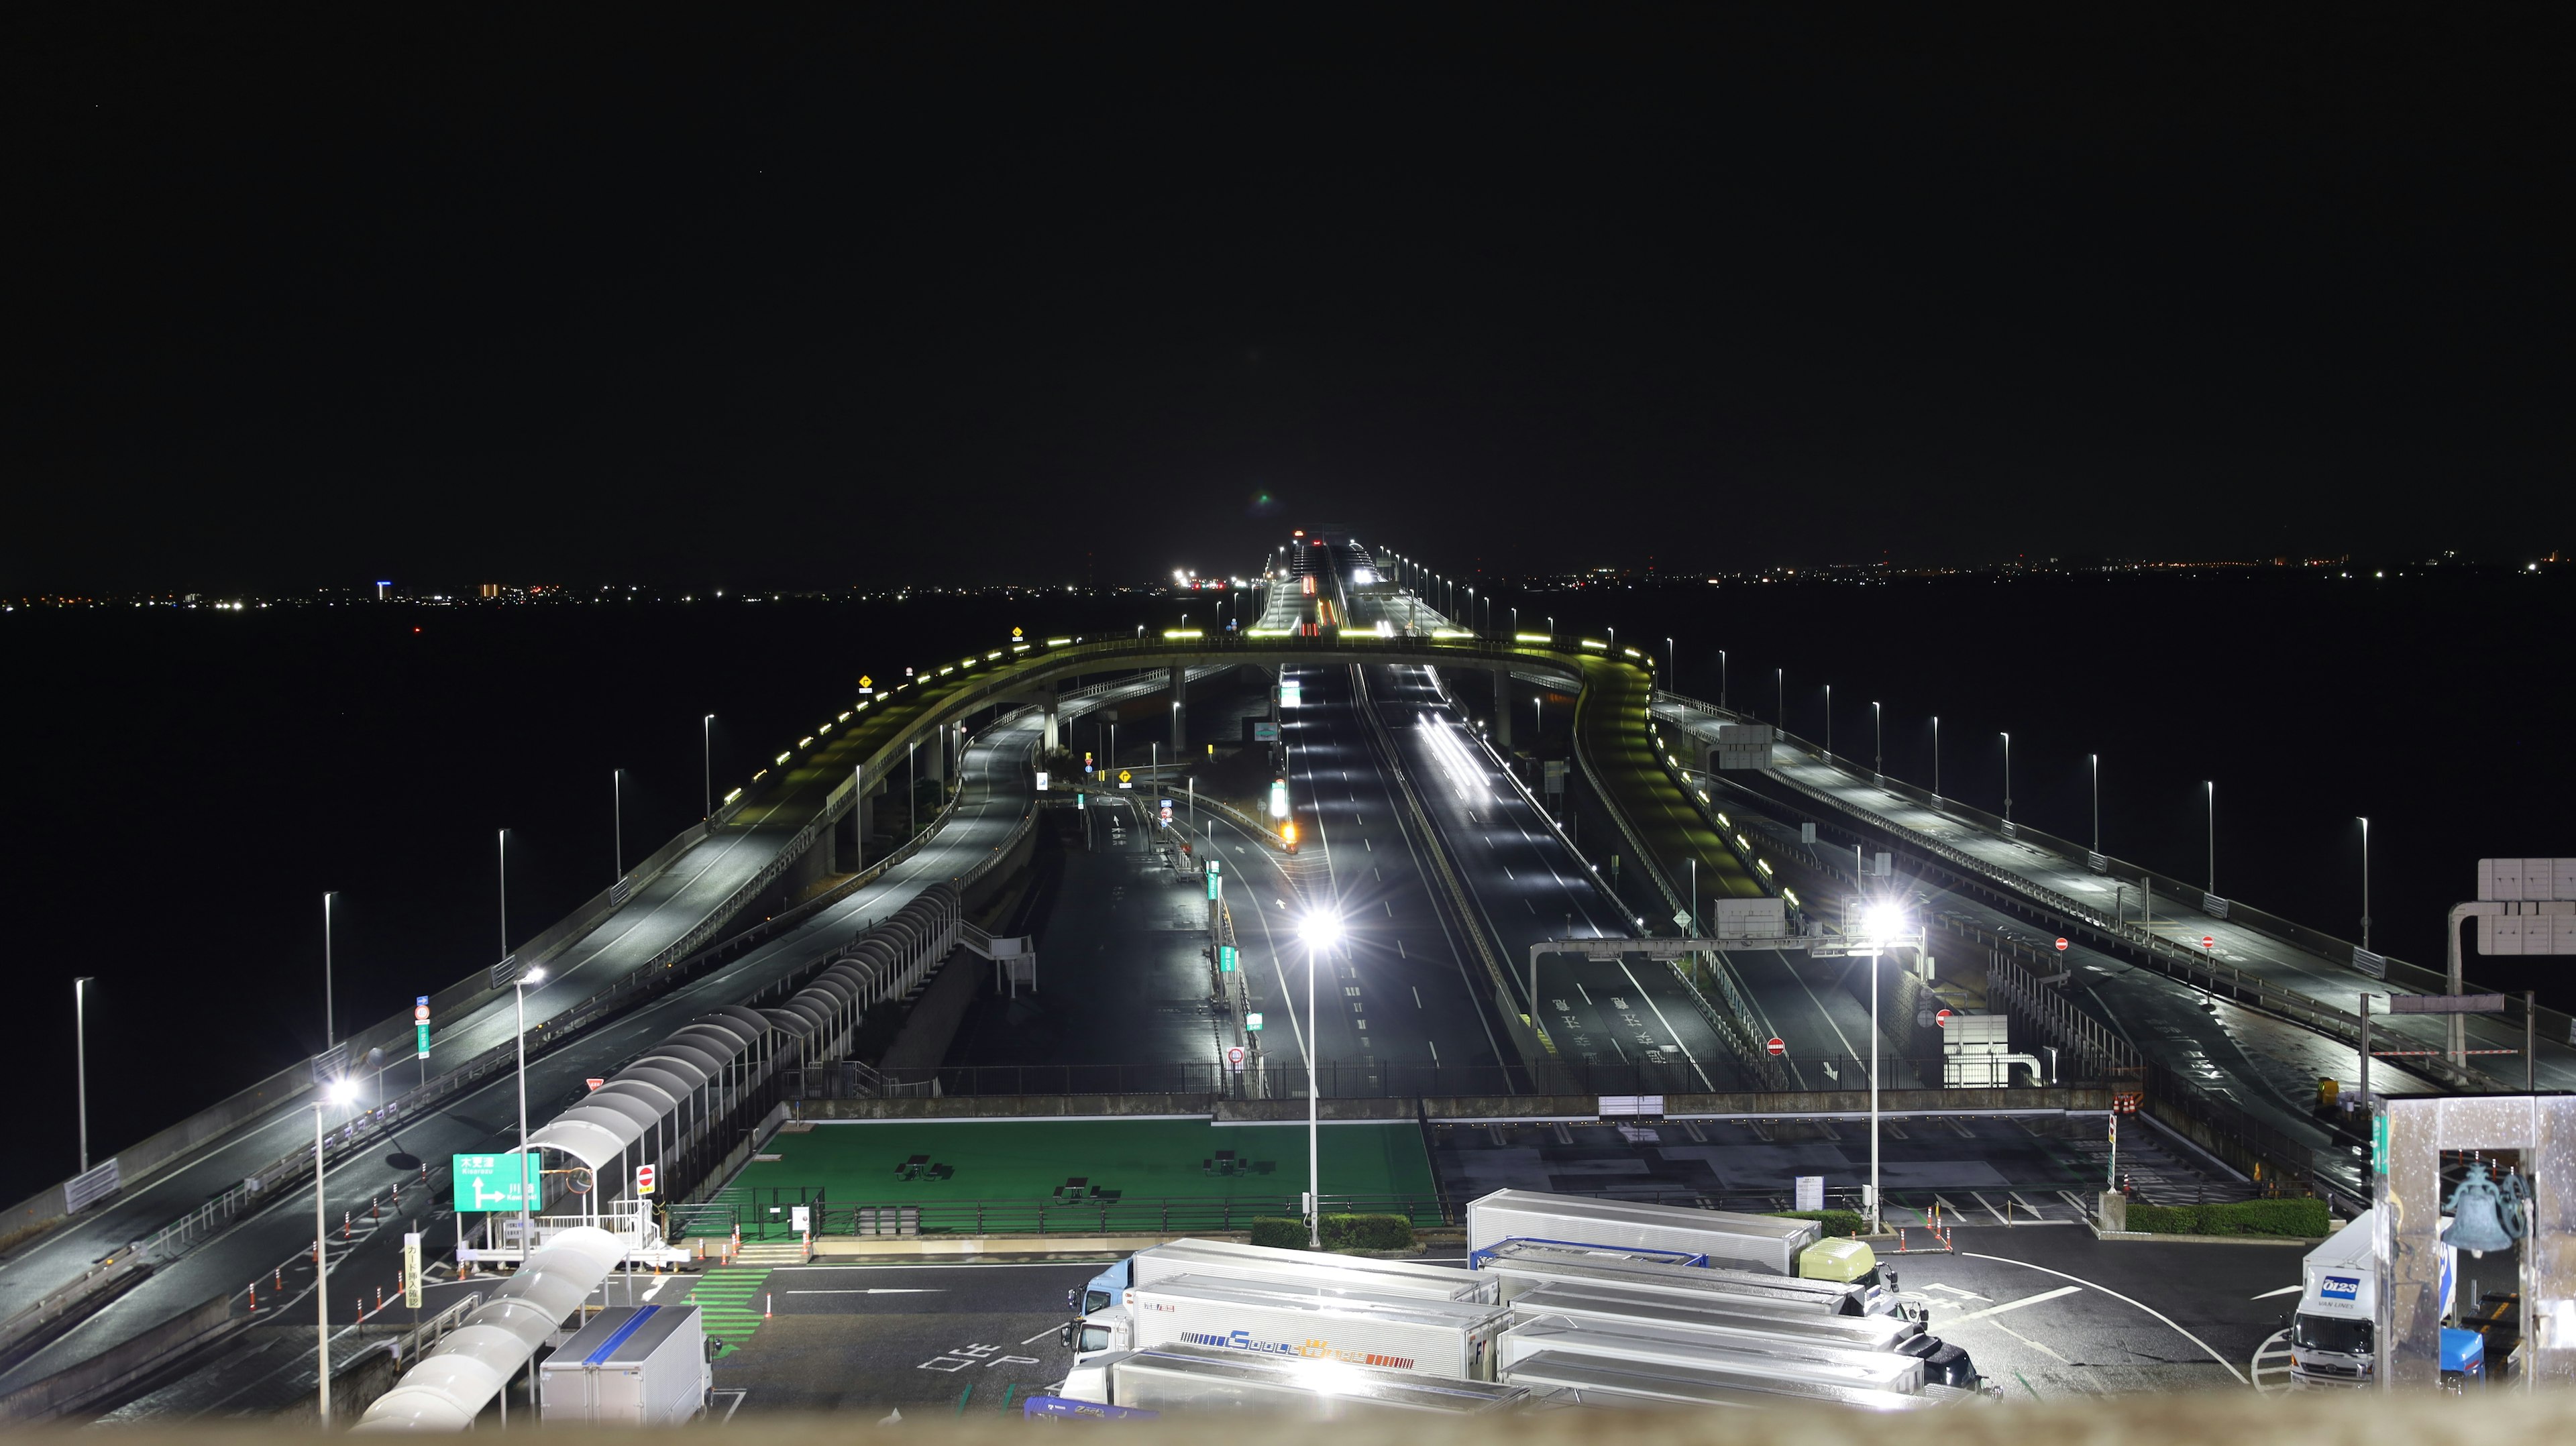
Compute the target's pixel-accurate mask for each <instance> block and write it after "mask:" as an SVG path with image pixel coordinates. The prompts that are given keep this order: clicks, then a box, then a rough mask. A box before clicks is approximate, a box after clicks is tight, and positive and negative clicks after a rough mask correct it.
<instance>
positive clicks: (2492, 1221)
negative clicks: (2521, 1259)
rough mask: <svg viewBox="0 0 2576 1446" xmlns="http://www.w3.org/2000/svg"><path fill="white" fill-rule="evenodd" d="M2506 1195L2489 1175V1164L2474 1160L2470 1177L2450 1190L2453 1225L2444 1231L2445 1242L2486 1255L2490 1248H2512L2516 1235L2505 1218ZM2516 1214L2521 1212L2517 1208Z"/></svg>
mask: <svg viewBox="0 0 2576 1446" xmlns="http://www.w3.org/2000/svg"><path fill="white" fill-rule="evenodd" d="M2504 1205H2505V1202H2504V1197H2503V1195H2502V1194H2501V1193H2499V1192H2498V1191H2497V1189H2496V1187H2495V1182H2494V1181H2492V1180H2490V1179H2488V1178H2487V1167H2486V1166H2485V1165H2484V1164H2478V1163H2473V1164H2471V1165H2470V1166H2469V1173H2468V1178H2466V1179H2464V1180H2462V1181H2461V1182H2460V1188H2459V1189H2457V1190H2454V1191H2452V1192H2451V1203H2450V1205H2449V1206H2448V1207H2447V1208H2448V1209H2449V1210H2450V1212H2451V1216H2452V1219H2451V1228H2450V1229H2448V1230H2445V1231H2443V1232H2442V1243H2443V1244H2445V1245H2449V1246H2453V1247H2456V1248H2458V1249H2461V1250H2465V1251H2467V1252H2468V1253H2469V1254H2470V1255H2472V1256H2483V1255H2485V1254H2486V1253H2487V1252H2488V1251H2490V1250H2510V1249H2512V1248H2513V1241H2514V1236H2513V1234H2512V1233H2511V1231H2510V1229H2509V1225H2510V1222H2508V1221H2507V1220H2506V1219H2505V1208H2504ZM2516 1213H2517V1214H2518V1213H2519V1212H2516Z"/></svg>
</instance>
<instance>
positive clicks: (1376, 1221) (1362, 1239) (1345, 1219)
mask: <svg viewBox="0 0 2576 1446" xmlns="http://www.w3.org/2000/svg"><path fill="white" fill-rule="evenodd" d="M1324 1248H1325V1249H1326V1250H1411V1249H1412V1248H1413V1222H1412V1221H1410V1220H1407V1219H1405V1218H1404V1217H1403V1216H1401V1215H1327V1216H1325V1217H1324Z"/></svg>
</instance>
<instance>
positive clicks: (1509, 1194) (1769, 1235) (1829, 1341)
mask: <svg viewBox="0 0 2576 1446" xmlns="http://www.w3.org/2000/svg"><path fill="white" fill-rule="evenodd" d="M1467 1219H1468V1241H1469V1246H1470V1255H1469V1266H1470V1268H1469V1269H1467V1270H1458V1269H1454V1268H1451V1267H1448V1266H1440V1265H1427V1264H1422V1263H1419V1262H1412V1261H1388V1260H1368V1259H1359V1258H1354V1257H1348V1256H1332V1255H1319V1254H1310V1253H1307V1252H1304V1251H1295V1250H1272V1249H1266V1248H1263V1247H1259V1246H1251V1245H1238V1244H1233V1243H1230V1242H1224V1241H1210V1240H1179V1241H1174V1242H1171V1243H1169V1244H1166V1245H1159V1246H1155V1247H1153V1248H1151V1249H1148V1250H1141V1251H1138V1252H1136V1253H1135V1254H1134V1255H1133V1256H1130V1257H1129V1258H1128V1259H1126V1260H1123V1261H1120V1262H1118V1263H1117V1264H1116V1265H1114V1266H1112V1267H1110V1268H1109V1269H1108V1270H1105V1271H1103V1272H1102V1273H1101V1274H1100V1275H1099V1276H1098V1277H1097V1278H1095V1279H1094V1280H1093V1281H1091V1282H1090V1284H1089V1285H1087V1286H1086V1287H1085V1288H1084V1289H1083V1290H1081V1291H1079V1292H1075V1293H1073V1294H1074V1297H1075V1298H1073V1299H1071V1300H1069V1301H1068V1302H1067V1304H1068V1305H1069V1306H1071V1307H1072V1308H1073V1309H1074V1311H1075V1313H1076V1314H1075V1319H1074V1320H1072V1321H1071V1322H1070V1323H1068V1324H1067V1325H1066V1327H1065V1330H1064V1339H1065V1343H1066V1344H1067V1345H1069V1346H1070V1347H1072V1348H1073V1350H1074V1353H1075V1359H1074V1364H1073V1367H1072V1369H1071V1371H1070V1372H1069V1373H1068V1375H1067V1376H1066V1378H1065V1380H1064V1381H1062V1382H1061V1383H1059V1384H1058V1385H1057V1386H1056V1387H1055V1388H1054V1389H1053V1390H1052V1391H1050V1392H1048V1393H1047V1394H1045V1395H1042V1396H1040V1397H1037V1398H1034V1399H1033V1400H1032V1401H1031V1403H1030V1405H1029V1406H1028V1408H1027V1409H1028V1411H1029V1413H1030V1414H1032V1415H1121V1414H1128V1413H1133V1412H1160V1411H1164V1410H1169V1409H1186V1410H1224V1409H1236V1410H1250V1409H1259V1410H1262V1411H1265V1412H1276V1411H1280V1410H1287V1411H1290V1412H1292V1413H1295V1414H1302V1415H1305V1416H1307V1417H1310V1418H1312V1419H1322V1420H1332V1419H1341V1418H1344V1417H1348V1416H1352V1415H1363V1414H1373V1413H1381V1412H1416V1413H1419V1412H1433V1413H1444V1414H1477V1413H1482V1412H1488V1411H1495V1410H1527V1409H1553V1408H1561V1407H1579V1406H1641V1405H1659V1406H1699V1407H1712V1408H1734V1409H1763V1408H1767V1407H1777V1406H1781V1405H1786V1404H1791V1403H1795V1402H1802V1401H1826V1402H1834V1403H1838V1404H1842V1405H1846V1406H1851V1407H1856V1408H1860V1409H1868V1410H1883V1411H1902V1410H1918V1409H1922V1408H1925V1407H1930V1406H1938V1405H1945V1404H1950V1403H1953V1402H1957V1401H1962V1400H1968V1399H1972V1398H1973V1397H1974V1396H1975V1394H1976V1393H1977V1391H1978V1390H1979V1388H1980V1387H1981V1382H1980V1381H1979V1379H1978V1377H1977V1374H1976V1368H1975V1365H1974V1363H1973V1362H1972V1361H1970V1359H1969V1358H1968V1355H1967V1353H1966V1352H1965V1351H1962V1350H1960V1349H1959V1348H1958V1347H1956V1346H1954V1345H1950V1344H1947V1343H1945V1342H1943V1341H1941V1340H1940V1339H1939V1338H1938V1337H1936V1336H1933V1335H1932V1334H1931V1333H1930V1332H1929V1330H1928V1328H1927V1317H1926V1312H1925V1311H1924V1310H1923V1309H1922V1308H1921V1306H1920V1305H1919V1303H1916V1302H1913V1301H1910V1300H1907V1299H1906V1298H1904V1297H1902V1296H1901V1295H1900V1294H1899V1293H1898V1291H1897V1289H1896V1282H1895V1281H1894V1279H1893V1278H1892V1277H1891V1276H1889V1275H1887V1274H1886V1273H1883V1272H1882V1271H1881V1270H1880V1268H1879V1266H1878V1263H1877V1261H1876V1259H1875V1257H1874V1255H1873V1254H1872V1252H1871V1251H1870V1249H1869V1247H1868V1246H1867V1245H1866V1244H1864V1243H1861V1242H1858V1241H1846V1240H1827V1239H1825V1238H1824V1236H1823V1231H1822V1229H1821V1227H1820V1226H1819V1225H1817V1224H1816V1222H1813V1221H1805V1220H1788V1219H1779V1218H1774V1217H1767V1216H1748V1215H1733V1214H1727V1213H1724V1212H1720V1211H1711V1210H1692V1209H1684V1208H1680V1207H1674V1206H1656V1205H1637V1204H1633V1203H1629V1202H1625V1201H1611V1200H1592V1199H1586V1198H1582V1197H1578V1196H1563V1195H1548V1194H1541V1193H1537V1192H1532V1191H1518V1190H1505V1191H1497V1192H1495V1193H1493V1194H1491V1195H1488V1196H1485V1197H1484V1198H1482V1199H1480V1200H1477V1201H1475V1202H1474V1203H1472V1204H1471V1205H1470V1206H1469V1207H1468V1210H1467Z"/></svg>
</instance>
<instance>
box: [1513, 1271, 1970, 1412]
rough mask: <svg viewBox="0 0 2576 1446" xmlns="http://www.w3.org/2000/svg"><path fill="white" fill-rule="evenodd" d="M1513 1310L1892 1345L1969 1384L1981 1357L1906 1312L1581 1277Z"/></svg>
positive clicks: (1716, 1337)
mask: <svg viewBox="0 0 2576 1446" xmlns="http://www.w3.org/2000/svg"><path fill="white" fill-rule="evenodd" d="M1511 1311H1512V1319H1513V1321H1514V1323H1515V1324H1519V1323H1522V1322H1535V1321H1556V1322H1563V1323H1571V1324H1574V1325H1578V1326H1584V1327H1588V1328H1591V1329H1595V1330H1602V1331H1608V1332H1612V1333H1614V1334H1621V1335H1647V1336H1653V1335H1661V1334H1665V1333H1686V1334H1694V1335H1701V1336H1706V1337H1708V1338H1710V1339H1711V1340H1712V1341H1713V1342H1715V1343H1717V1344H1719V1345H1723V1346H1733V1345H1736V1344H1739V1343H1742V1342H1744V1341H1746V1340H1748V1339H1759V1338H1766V1337H1767V1338H1771V1339H1776V1340H1783V1341H1806V1342H1812V1343H1814V1344H1817V1345H1829V1346H1839V1347H1844V1348H1848V1349H1857V1350H1868V1351H1884V1352H1892V1353H1894V1354H1897V1355H1903V1356H1911V1357H1915V1358H1917V1359H1920V1360H1921V1361H1922V1362H1923V1378H1924V1380H1925V1381H1927V1382H1930V1383H1932V1384H1937V1385H1943V1386H1954V1387H1958V1388H1960V1389H1963V1390H1964V1389H1972V1388H1974V1387H1975V1386H1976V1385H1977V1384H1978V1376H1977V1364H1976V1362H1975V1361H1974V1360H1973V1359H1971V1358H1970V1357H1969V1355H1968V1353H1967V1351H1966V1350H1965V1349H1963V1348H1961V1347H1960V1346H1957V1345H1954V1344H1950V1343H1947V1342H1944V1341H1943V1340H1942V1339H1941V1338H1940V1337H1938V1336H1935V1335H1932V1334H1930V1333H1929V1332H1927V1331H1925V1330H1924V1328H1923V1324H1922V1322H1920V1321H1916V1320H1912V1319H1908V1318H1906V1317H1903V1316H1894V1315H1864V1316H1850V1315H1827V1314H1824V1313H1821V1312H1818V1311H1814V1310H1808V1309H1803V1308H1799V1307H1795V1306H1790V1307H1783V1306H1781V1305H1779V1304H1778V1303H1776V1302H1770V1301H1762V1300H1755V1299H1751V1298H1748V1297H1740V1296H1738V1297H1726V1296H1709V1297H1704V1298H1702V1299H1699V1300H1691V1299H1687V1298H1684V1297H1679V1296H1674V1295H1663V1294H1651V1293H1647V1292H1643V1291H1635V1290H1628V1289H1625V1288H1622V1287H1619V1286H1615V1285H1591V1284H1578V1283H1566V1284H1558V1285H1539V1286H1533V1287H1531V1288H1530V1289H1527V1290H1524V1291H1522V1292H1520V1293H1519V1294H1517V1295H1515V1296H1513V1297H1512V1302H1511Z"/></svg>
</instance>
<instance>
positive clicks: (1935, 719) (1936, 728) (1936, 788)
mask: <svg viewBox="0 0 2576 1446" xmlns="http://www.w3.org/2000/svg"><path fill="white" fill-rule="evenodd" d="M1932 796H1933V797H1934V798H1936V799H1937V798H1939V797H1940V796H1941V715H1940V714H1938V713H1935V714H1933V715H1932Z"/></svg>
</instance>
